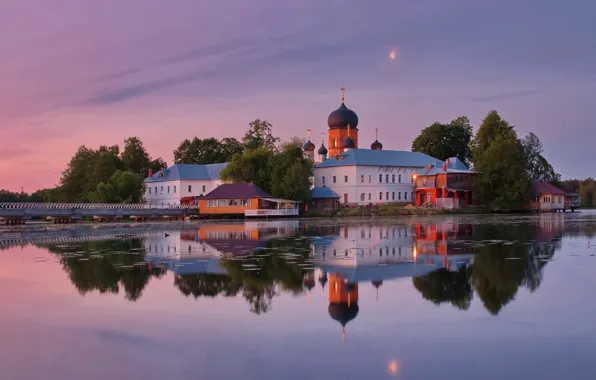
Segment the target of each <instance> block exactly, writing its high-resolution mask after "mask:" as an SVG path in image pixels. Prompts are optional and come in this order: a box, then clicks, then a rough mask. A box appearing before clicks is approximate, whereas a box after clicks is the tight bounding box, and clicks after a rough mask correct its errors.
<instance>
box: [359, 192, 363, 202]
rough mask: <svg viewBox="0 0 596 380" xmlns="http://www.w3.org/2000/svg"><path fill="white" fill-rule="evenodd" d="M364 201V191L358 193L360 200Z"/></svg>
mask: <svg viewBox="0 0 596 380" xmlns="http://www.w3.org/2000/svg"><path fill="white" fill-rule="evenodd" d="M363 201H364V193H360V202H363Z"/></svg>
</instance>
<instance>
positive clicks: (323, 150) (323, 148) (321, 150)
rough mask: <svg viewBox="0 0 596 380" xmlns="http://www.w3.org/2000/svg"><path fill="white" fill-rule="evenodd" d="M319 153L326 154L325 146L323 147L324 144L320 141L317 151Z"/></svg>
mask: <svg viewBox="0 0 596 380" xmlns="http://www.w3.org/2000/svg"><path fill="white" fill-rule="evenodd" d="M317 153H319V154H327V148H325V144H323V143H321V147H320V148H319V150H318V151H317Z"/></svg>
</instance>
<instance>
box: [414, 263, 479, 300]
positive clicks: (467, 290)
mask: <svg viewBox="0 0 596 380" xmlns="http://www.w3.org/2000/svg"><path fill="white" fill-rule="evenodd" d="M471 274H472V271H471V270H470V268H468V267H465V266H464V267H462V268H460V269H459V270H458V271H449V270H447V269H445V268H441V269H438V270H436V271H433V272H431V273H429V274H427V275H424V276H419V277H413V278H412V282H413V283H414V287H415V288H416V289H417V290H418V291H419V292H420V293H421V294H422V297H424V299H426V300H429V301H431V302H432V303H434V304H435V305H440V304H442V303H445V302H449V303H451V304H452V305H453V306H455V307H457V308H458V309H461V310H468V309H469V308H470V304H471V302H472V298H473V297H474V291H473V290H472V284H471V283H470V277H471Z"/></svg>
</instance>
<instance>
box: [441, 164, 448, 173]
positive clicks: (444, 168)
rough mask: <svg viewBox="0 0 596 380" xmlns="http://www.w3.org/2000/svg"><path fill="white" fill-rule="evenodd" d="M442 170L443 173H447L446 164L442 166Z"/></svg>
mask: <svg viewBox="0 0 596 380" xmlns="http://www.w3.org/2000/svg"><path fill="white" fill-rule="evenodd" d="M442 169H443V171H444V172H446V171H447V165H446V164H443V167H442Z"/></svg>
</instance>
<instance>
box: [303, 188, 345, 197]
mask: <svg viewBox="0 0 596 380" xmlns="http://www.w3.org/2000/svg"><path fill="white" fill-rule="evenodd" d="M310 197H311V198H314V199H328V198H339V197H340V196H339V195H337V193H336V192H335V191H333V190H331V189H330V188H328V187H314V188H313V189H312V190H311V191H310Z"/></svg>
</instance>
